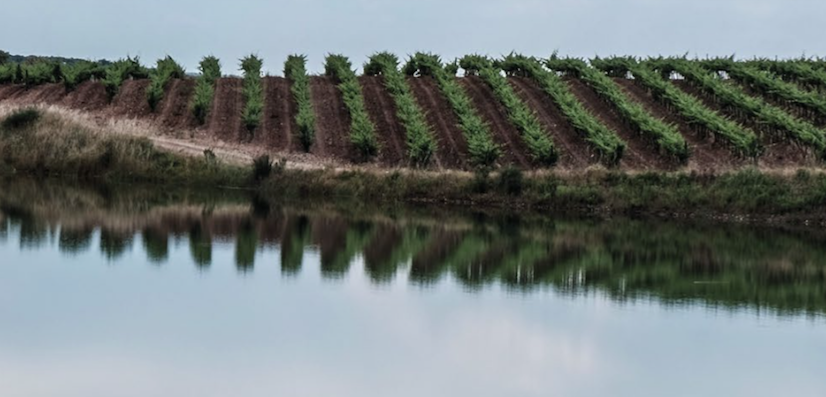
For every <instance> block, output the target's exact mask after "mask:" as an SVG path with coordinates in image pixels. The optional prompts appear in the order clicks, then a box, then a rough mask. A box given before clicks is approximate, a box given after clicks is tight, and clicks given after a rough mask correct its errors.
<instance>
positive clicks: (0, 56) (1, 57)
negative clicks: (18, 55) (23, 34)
mask: <svg viewBox="0 0 826 397" xmlns="http://www.w3.org/2000/svg"><path fill="white" fill-rule="evenodd" d="M9 58H11V54H9V53H8V52H6V51H3V50H0V65H2V64H4V63H6V62H8V61H9Z"/></svg>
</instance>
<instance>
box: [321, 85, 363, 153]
mask: <svg viewBox="0 0 826 397" xmlns="http://www.w3.org/2000/svg"><path fill="white" fill-rule="evenodd" d="M310 97H311V99H312V101H313V110H314V111H315V117H316V122H315V123H316V131H315V135H316V139H315V145H313V147H312V149H311V152H312V153H313V154H316V155H318V156H320V157H333V158H337V159H342V160H346V161H352V160H354V159H356V155H355V150H354V149H353V145H352V143H350V113H349V112H348V111H347V108H346V107H345V106H344V100H343V99H342V97H341V91H339V89H338V87H336V85H335V83H334V82H333V80H332V79H330V78H328V77H310Z"/></svg>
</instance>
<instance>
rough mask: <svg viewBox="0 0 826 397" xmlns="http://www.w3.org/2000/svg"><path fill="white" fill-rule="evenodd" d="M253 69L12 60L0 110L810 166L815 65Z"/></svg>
mask: <svg viewBox="0 0 826 397" xmlns="http://www.w3.org/2000/svg"><path fill="white" fill-rule="evenodd" d="M265 62H266V60H264V59H261V58H259V57H258V56H256V55H250V56H247V57H245V58H244V59H242V60H238V61H235V62H232V63H233V65H226V61H221V60H219V59H218V58H216V57H213V56H207V57H204V58H203V60H202V61H201V63H200V65H199V69H198V71H197V72H198V73H197V74H187V72H186V70H184V68H183V67H182V66H181V65H180V64H179V63H177V62H176V61H175V60H174V59H173V58H171V57H168V56H167V57H165V58H163V59H160V60H158V61H157V62H156V63H155V65H150V66H145V65H144V64H142V63H141V60H140V59H138V58H125V59H121V60H118V61H115V62H102V63H101V62H91V61H81V62H77V61H75V62H58V61H53V60H37V59H28V60H26V61H25V62H23V63H5V64H0V103H3V104H10V105H28V104H45V105H56V106H62V107H66V108H71V109H76V110H80V111H83V112H89V113H92V114H96V115H101V116H103V117H105V118H136V119H142V120H146V121H148V122H150V123H153V124H155V125H157V127H158V128H159V129H160V130H162V131H165V132H169V133H171V134H175V135H176V136H204V137H210V138H211V139H215V140H217V141H223V142H226V143H233V144H243V145H252V146H254V147H256V148H260V149H261V150H265V151H267V152H270V153H271V154H273V155H277V154H278V153H286V152H291V153H309V154H310V155H313V156H316V157H318V158H322V159H326V160H331V161H335V162H337V163H342V164H377V165H379V166H383V167H411V168H418V169H463V170H477V169H479V170H492V169H497V168H503V167H517V168H521V169H559V170H566V171H577V170H584V169H587V168H589V167H592V166H597V165H600V166H603V167H606V168H617V169H622V170H640V171H644V170H666V171H670V170H681V169H688V170H692V171H702V172H715V171H724V170H730V169H736V168H742V167H748V166H759V167H764V168H789V167H819V166H822V165H823V161H826V62H825V61H821V60H817V59H792V60H769V59H753V60H735V59H733V58H716V59H688V58H649V59H635V58H628V57H613V58H595V59H591V60H584V59H571V58H562V57H559V56H557V55H556V54H554V55H552V56H551V57H549V58H546V59H540V58H534V57H528V56H523V55H519V54H510V55H508V56H505V57H501V58H491V57H487V56H482V55H468V56H465V57H463V58H461V59H457V60H455V61H452V62H446V61H444V60H442V59H441V58H440V57H438V56H436V55H434V54H427V53H417V54H414V55H412V56H410V57H408V58H407V59H400V58H399V57H397V56H396V55H393V54H391V53H376V54H375V55H373V56H371V57H369V58H368V59H366V60H365V63H364V64H363V67H361V68H359V67H358V65H354V62H353V60H351V59H349V58H347V57H346V56H344V55H339V54H331V55H329V56H328V57H327V58H326V59H325V60H324V73H323V75H312V74H309V73H308V72H307V63H308V59H307V58H306V57H305V56H302V55H292V56H290V57H289V58H288V59H287V60H286V62H284V63H283V64H281V65H283V72H284V77H279V76H265V75H263V73H262V70H264V69H265V68H264V67H265V66H266V64H265ZM270 66H272V65H270ZM228 70H229V71H235V70H238V71H239V72H240V73H241V77H235V76H227V75H224V74H223V73H222V71H224V72H226V71H228ZM361 71H363V72H361Z"/></svg>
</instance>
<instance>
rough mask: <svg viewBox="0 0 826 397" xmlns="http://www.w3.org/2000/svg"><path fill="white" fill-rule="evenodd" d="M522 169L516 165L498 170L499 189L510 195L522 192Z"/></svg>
mask: <svg viewBox="0 0 826 397" xmlns="http://www.w3.org/2000/svg"><path fill="white" fill-rule="evenodd" d="M524 179H525V177H524V175H523V174H522V170H520V169H519V168H516V167H506V168H504V169H503V170H502V171H500V172H499V189H500V190H501V191H502V192H504V193H506V194H509V195H511V196H518V195H520V194H522V189H523V187H524Z"/></svg>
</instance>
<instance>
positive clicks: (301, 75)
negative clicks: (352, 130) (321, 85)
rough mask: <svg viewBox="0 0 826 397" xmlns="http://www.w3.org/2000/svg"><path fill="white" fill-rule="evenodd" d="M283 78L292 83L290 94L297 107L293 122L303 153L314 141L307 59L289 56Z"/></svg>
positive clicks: (313, 118)
mask: <svg viewBox="0 0 826 397" xmlns="http://www.w3.org/2000/svg"><path fill="white" fill-rule="evenodd" d="M284 76H285V77H287V78H288V79H289V80H290V81H291V82H292V88H291V91H292V94H293V98H294V99H295V103H296V104H297V105H298V112H297V113H296V115H295V122H296V124H297V125H298V138H299V140H300V141H301V145H302V146H303V147H304V151H309V150H310V146H312V145H313V142H314V141H315V113H313V104H312V101H311V99H310V76H309V75H308V74H307V57H305V56H301V55H290V56H289V57H288V58H287V62H285V63H284Z"/></svg>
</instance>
